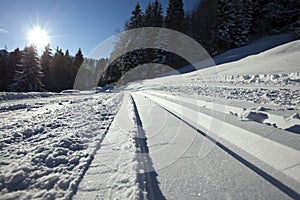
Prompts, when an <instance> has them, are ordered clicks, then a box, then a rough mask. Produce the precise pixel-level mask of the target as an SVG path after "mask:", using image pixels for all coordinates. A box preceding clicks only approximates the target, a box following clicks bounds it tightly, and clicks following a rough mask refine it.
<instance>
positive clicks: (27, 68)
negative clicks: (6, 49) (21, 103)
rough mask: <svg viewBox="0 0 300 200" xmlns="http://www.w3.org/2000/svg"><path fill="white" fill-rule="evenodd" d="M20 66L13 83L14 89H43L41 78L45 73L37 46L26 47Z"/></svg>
mask: <svg viewBox="0 0 300 200" xmlns="http://www.w3.org/2000/svg"><path fill="white" fill-rule="evenodd" d="M18 68H19V69H18V70H17V71H16V74H15V77H14V83H13V84H12V85H11V88H12V90H13V91H18V92H31V91H42V86H43V85H42V82H41V78H42V76H43V73H42V68H41V65H40V62H39V59H38V55H37V51H36V49H35V47H33V46H30V47H25V48H24V51H23V55H22V59H21V64H20V65H18Z"/></svg>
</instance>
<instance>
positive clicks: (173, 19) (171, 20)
mask: <svg viewBox="0 0 300 200" xmlns="http://www.w3.org/2000/svg"><path fill="white" fill-rule="evenodd" d="M184 22H185V17H184V8H183V2H182V0H169V6H168V8H167V16H166V21H165V23H166V27H167V28H169V29H173V30H176V31H179V32H182V33H185V32H186V27H185V23H184Z"/></svg>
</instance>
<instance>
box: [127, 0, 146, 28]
mask: <svg viewBox="0 0 300 200" xmlns="http://www.w3.org/2000/svg"><path fill="white" fill-rule="evenodd" d="M131 14H132V16H131V17H130V21H129V23H128V24H127V26H126V27H125V30H130V29H134V28H140V27H143V26H144V22H143V21H144V20H143V17H144V14H143V12H142V10H141V6H140V4H139V3H137V4H136V6H135V9H134V10H133V11H132V12H131Z"/></svg>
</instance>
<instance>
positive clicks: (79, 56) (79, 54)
mask: <svg viewBox="0 0 300 200" xmlns="http://www.w3.org/2000/svg"><path fill="white" fill-rule="evenodd" d="M82 63H83V54H82V51H81V48H79V49H78V51H77V53H76V55H75V58H74V61H73V64H74V67H75V68H76V69H77V70H78V69H79V68H80V66H81V64H82Z"/></svg>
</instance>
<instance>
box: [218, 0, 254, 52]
mask: <svg viewBox="0 0 300 200" xmlns="http://www.w3.org/2000/svg"><path fill="white" fill-rule="evenodd" d="M252 10H253V3H252V0H242V1H235V0H219V2H218V8H217V23H216V28H215V29H214V31H213V40H214V41H215V45H216V51H217V52H218V53H221V52H224V51H226V50H228V49H231V48H234V47H240V46H243V45H246V44H248V43H249V41H250V30H251V26H252V16H253V13H252Z"/></svg>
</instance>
